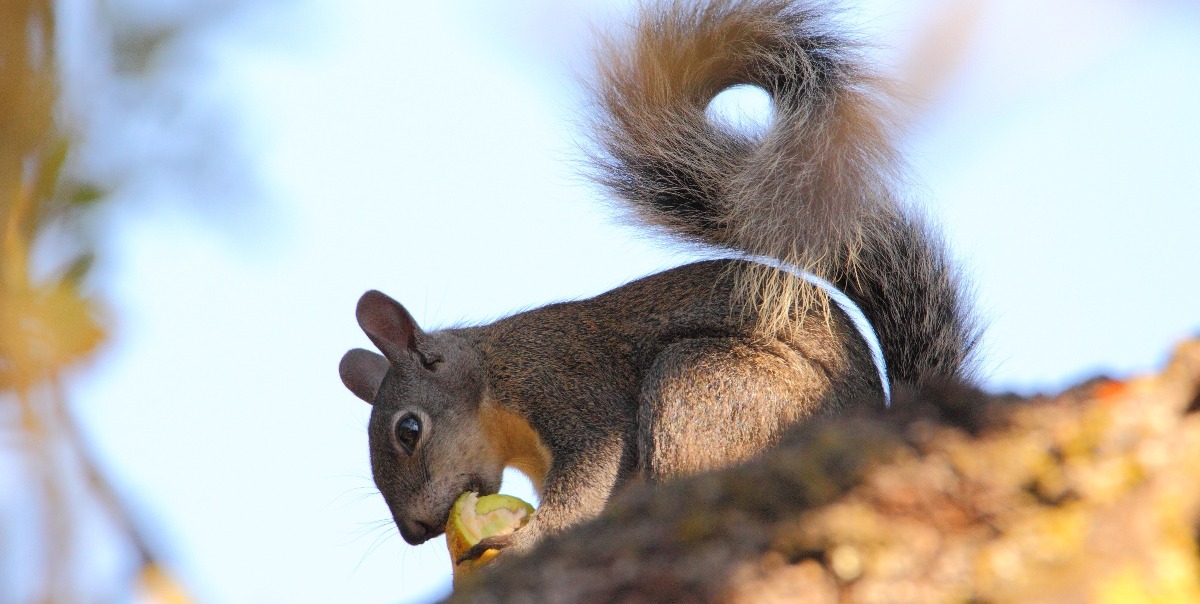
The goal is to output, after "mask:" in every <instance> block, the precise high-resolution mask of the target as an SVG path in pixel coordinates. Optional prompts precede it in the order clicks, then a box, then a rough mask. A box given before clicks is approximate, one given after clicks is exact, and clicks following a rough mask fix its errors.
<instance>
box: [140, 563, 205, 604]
mask: <svg viewBox="0 0 1200 604" xmlns="http://www.w3.org/2000/svg"><path fill="white" fill-rule="evenodd" d="M141 588H142V595H143V598H142V601H145V602H154V603H156V604H189V603H190V602H192V598H191V597H189V596H188V594H187V592H186V591H184V589H183V586H182V585H180V584H179V582H178V581H176V580H175V578H174V577H172V576H171V575H170V574H168V573H167V571H166V570H164V569H163V568H162V567H161V566H159V565H158V564H155V563H153V562H151V563H150V564H147V565H146V566H145V567H144V568H142V576H141Z"/></svg>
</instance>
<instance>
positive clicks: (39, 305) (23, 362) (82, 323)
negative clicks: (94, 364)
mask: <svg viewBox="0 0 1200 604" xmlns="http://www.w3.org/2000/svg"><path fill="white" fill-rule="evenodd" d="M3 295H4V302H3V305H2V306H0V358H2V359H4V362H3V363H0V370H3V371H5V372H7V373H8V375H0V383H4V384H15V385H17V387H18V388H24V387H28V386H30V385H32V384H35V383H37V382H39V381H41V380H43V379H46V378H47V377H49V376H51V375H54V374H56V373H58V372H60V371H62V369H64V368H66V367H68V366H70V365H73V364H75V363H78V362H79V361H82V360H84V359H85V358H86V357H87V356H88V355H89V354H90V353H91V352H92V351H94V350H95V349H96V347H97V346H98V345H99V344H100V342H101V341H102V340H103V339H104V336H105V331H104V328H103V327H101V324H100V321H99V319H98V314H99V313H97V312H96V310H95V309H94V308H93V304H92V303H91V302H90V301H89V300H87V299H85V298H83V297H82V296H81V295H80V293H79V290H78V288H76V287H75V286H74V285H73V284H72V283H69V282H58V283H54V284H51V285H49V286H40V287H28V288H14V289H9V290H8V291H6V292H4V294H3Z"/></svg>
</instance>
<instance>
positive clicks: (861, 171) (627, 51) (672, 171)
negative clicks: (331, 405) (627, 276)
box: [342, 0, 975, 551]
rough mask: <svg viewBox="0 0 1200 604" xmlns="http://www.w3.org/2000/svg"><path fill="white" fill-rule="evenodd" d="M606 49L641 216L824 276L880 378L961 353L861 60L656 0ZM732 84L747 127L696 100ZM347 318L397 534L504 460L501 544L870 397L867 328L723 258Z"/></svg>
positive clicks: (616, 167)
mask: <svg viewBox="0 0 1200 604" xmlns="http://www.w3.org/2000/svg"><path fill="white" fill-rule="evenodd" d="M602 59H603V64H602V66H601V70H602V74H601V77H600V79H599V81H598V82H597V94H598V107H599V108H600V110H601V114H600V115H599V116H598V117H597V120H596V124H597V128H596V137H597V148H598V150H599V151H598V154H597V162H598V163H597V165H598V169H599V170H598V175H599V176H598V177H599V179H600V181H601V182H602V183H603V184H605V185H606V186H607V187H608V188H609V189H611V190H612V191H613V192H615V193H616V194H617V195H618V196H619V197H620V198H621V199H623V200H624V201H626V202H627V203H628V204H629V205H630V207H631V208H633V209H634V211H635V212H636V213H637V215H638V216H640V217H641V218H642V220H643V221H644V222H645V223H646V224H648V225H653V226H656V227H659V228H661V229H664V230H666V231H667V232H669V233H671V234H673V235H676V236H678V237H681V238H684V239H690V240H693V241H700V242H703V243H706V244H712V245H717V246H721V247H725V248H731V249H734V250H737V251H738V252H741V253H744V254H747V255H753V256H760V255H761V256H770V257H773V258H777V259H780V260H782V261H784V262H785V263H788V264H792V265H796V266H800V267H803V268H806V269H808V270H810V271H812V272H813V273H815V274H816V275H818V276H820V277H822V278H824V279H826V280H827V281H829V282H831V283H833V284H835V285H837V286H838V287H839V288H841V289H843V290H844V291H845V292H846V293H847V294H848V295H849V296H850V297H851V298H852V299H853V300H855V302H857V303H858V304H859V305H860V306H861V307H862V309H863V311H864V313H865V314H866V315H867V317H868V318H869V319H870V320H871V321H872V322H873V324H874V325H875V328H876V331H877V333H878V337H879V339H880V341H881V344H882V348H883V352H884V356H885V359H886V360H887V363H888V365H889V369H890V375H891V377H892V379H893V382H896V383H900V382H903V383H912V384H917V385H919V384H921V383H923V382H926V381H931V380H943V379H958V378H961V377H962V376H964V375H965V374H966V371H965V369H964V367H965V362H966V359H967V358H968V355H969V352H970V349H971V346H972V345H973V343H974V338H975V335H974V334H975V331H974V328H973V327H972V323H971V321H970V320H969V318H968V313H967V311H966V305H965V303H964V302H963V301H962V298H961V295H960V293H959V286H958V285H957V282H956V278H955V277H954V274H953V271H952V270H951V267H950V264H949V261H948V259H947V257H946V254H945V253H944V252H942V251H941V247H940V244H939V243H938V240H937V237H936V235H935V234H934V233H933V231H932V230H931V229H930V228H928V227H927V226H925V225H924V223H923V222H922V221H921V220H920V218H919V216H918V215H917V214H915V213H914V212H913V211H911V210H909V209H907V208H904V207H902V205H901V204H900V203H898V202H897V200H896V196H895V194H894V193H893V186H894V181H895V180H896V176H897V165H898V162H897V160H896V158H895V153H894V151H893V149H892V147H891V146H890V143H889V139H888V136H887V131H888V125H887V123H886V121H885V120H884V119H883V118H881V117H880V116H884V115H886V113H885V112H883V111H881V107H882V104H881V103H880V100H879V98H880V97H879V91H878V88H877V87H876V86H875V84H876V79H875V78H874V77H873V76H871V75H870V74H869V73H868V72H867V70H866V69H865V68H863V67H862V66H861V64H860V63H859V62H858V59H857V57H856V55H855V54H854V53H853V51H852V48H851V45H849V44H848V43H846V42H845V41H844V40H843V39H842V38H841V37H839V36H837V35H835V34H834V33H832V30H831V29H829V27H828V26H827V25H826V24H825V19H824V17H823V16H822V15H821V14H818V13H817V11H816V9H814V8H812V7H808V6H806V5H802V4H799V3H793V2H784V1H781V0H744V1H734V0H716V1H714V2H710V3H707V4H699V3H691V2H674V3H671V2H668V3H665V4H663V5H662V6H660V7H658V8H649V9H647V10H646V12H645V14H644V15H643V16H642V19H641V21H640V24H639V26H638V27H637V29H636V30H635V31H634V32H633V34H632V38H631V40H630V41H628V42H620V43H618V42H610V44H609V47H608V49H607V50H606V51H605V53H604V54H603V56H602ZM739 83H750V84H755V85H759V86H762V87H763V88H765V89H766V90H768V91H769V92H770V93H771V95H772V97H773V99H774V103H775V110H776V116H775V120H774V123H773V125H772V126H771V127H770V129H769V130H768V131H767V132H766V133H765V134H764V135H763V136H762V137H761V139H751V138H747V137H745V136H742V135H739V134H737V133H731V132H727V131H725V130H723V129H721V127H719V126H717V125H713V124H711V123H709V122H708V121H707V118H706V117H705V113H704V109H705V107H706V106H707V104H708V102H709V100H711V99H712V97H713V96H715V95H716V94H717V93H718V92H720V91H722V90H723V89H725V88H727V87H729V86H731V85H735V84H739ZM358 316H359V322H360V324H361V325H362V327H363V329H364V331H366V332H367V334H368V336H369V337H370V339H371V340H372V341H373V342H375V343H376V345H377V346H379V347H380V348H381V349H382V350H383V351H384V353H385V355H386V357H387V363H388V365H387V370H386V375H384V376H383V377H382V380H380V377H379V375H378V372H379V370H380V367H381V365H380V363H379V361H378V359H373V358H371V357H368V356H364V353H363V352H362V351H357V352H355V351H352V352H351V353H348V354H347V359H346V360H344V361H343V363H342V378H343V381H345V382H346V384H347V385H348V386H349V387H351V389H352V390H354V391H355V392H356V393H358V394H359V396H360V397H363V398H366V396H364V393H366V394H370V393H371V391H372V390H373V389H375V385H376V384H379V385H378V389H377V392H376V393H375V396H374V397H373V399H372V402H373V405H374V407H373V411H372V414H371V424H370V428H369V435H370V448H371V463H372V468H373V471H374V474H375V481H376V484H377V485H378V486H379V489H380V491H381V493H382V494H383V496H384V498H385V500H386V501H387V502H388V505H389V507H390V509H391V510H392V514H393V516H394V518H395V520H396V523H397V525H398V526H400V527H401V532H402V533H403V534H404V536H405V538H406V539H407V540H408V541H410V542H413V543H417V542H420V541H423V540H425V539H428V538H429V537H432V536H434V535H435V534H437V533H438V532H440V530H441V527H442V524H444V523H445V520H446V515H447V514H448V512H449V509H450V506H451V504H452V503H453V501H454V499H455V498H456V497H457V496H458V495H459V494H460V493H461V492H463V491H464V490H468V489H471V490H478V491H480V492H482V493H485V494H486V493H491V492H495V490H496V489H497V488H498V487H499V484H500V476H501V471H502V469H503V468H504V467H505V466H506V465H511V466H516V467H518V468H520V469H522V470H523V471H526V472H527V473H529V474H530V475H531V477H532V478H533V481H534V483H535V485H537V486H538V487H539V490H540V495H541V506H540V507H539V509H538V511H537V513H536V514H535V515H534V517H533V520H532V521H531V522H530V524H528V525H527V526H526V527H524V528H523V529H521V530H520V531H518V532H517V533H516V534H515V535H514V536H513V537H512V539H511V542H509V543H507V545H508V546H509V547H510V548H511V549H515V550H518V551H520V550H526V549H528V548H529V547H530V546H531V545H532V544H533V543H534V542H535V541H536V540H538V539H540V538H541V537H542V536H544V535H547V534H553V533H555V532H558V531H560V530H563V529H565V528H567V527H569V526H571V525H574V524H576V523H578V522H580V521H582V520H585V519H588V518H591V517H594V516H595V515H596V514H598V513H599V511H600V510H601V509H602V508H603V506H604V505H605V503H606V502H607V501H608V498H609V497H610V496H611V495H612V493H613V492H614V491H615V490H617V489H619V488H621V486H622V485H625V484H628V483H630V482H632V481H640V480H649V481H655V482H656V481H663V480H669V479H671V478H673V477H676V476H680V475H685V474H690V473H694V472H698V471H702V470H709V469H715V468H719V467H723V466H728V465H730V464H734V463H737V462H740V461H743V460H746V459H748V458H751V457H753V456H755V455H758V454H759V453H761V452H762V451H763V450H764V449H766V448H768V447H770V446H772V445H773V444H775V443H776V442H777V441H778V439H779V438H780V436H781V434H783V433H784V432H785V431H786V430H788V429H789V428H791V427H792V426H794V425H795V424H796V423H798V422H802V421H804V420H805V419H806V418H810V417H813V416H816V415H819V414H829V413H836V412H839V411H842V410H844V409H846V408H848V407H849V406H851V405H855V404H868V405H882V404H883V396H884V395H883V390H882V385H881V384H880V382H879V379H878V374H877V372H876V369H875V366H874V363H873V361H872V358H871V353H870V350H869V348H868V346H867V345H866V343H865V342H864V341H863V339H862V337H861V336H860V335H859V334H858V333H857V331H856V330H855V328H854V326H853V325H852V323H851V321H850V319H849V318H848V317H847V315H846V314H845V313H844V312H843V311H842V310H841V309H840V308H839V307H838V306H836V305H835V304H831V303H830V301H829V298H828V296H827V294H825V292H823V291H822V290H821V289H820V288H818V287H816V286H813V285H812V284H810V283H808V282H807V281H805V280H803V279H799V278H796V277H794V276H792V275H789V274H788V273H787V272H785V271H780V270H775V269H769V267H764V266H762V265H760V264H755V263H752V262H746V261H741V260H723V261H708V262H700V263H695V264H689V265H686V266H682V267H679V268H676V269H672V270H669V271H665V272H663V273H659V274H656V275H652V276H649V277H646V278H643V279H639V280H637V281H634V282H632V283H629V284H627V285H624V286H622V287H619V288H617V289H614V290H612V291H610V292H607V293H605V294H602V295H600V296H597V297H595V298H592V299H588V300H582V301H577V302H568V303H562V304H552V305H549V306H545V307H542V308H537V309H534V310H531V311H528V312H524V313H520V314H517V315H514V316H511V317H508V318H505V319H502V320H499V321H496V322H495V323H492V324H489V325H484V326H480V327H473V328H467V329H455V330H447V331H441V332H434V333H426V332H423V331H421V330H420V328H419V327H417V326H416V324H415V323H414V322H413V321H412V318H411V316H410V315H409V314H408V312H407V311H405V310H404V309H403V307H402V306H400V305H399V303H397V302H395V301H393V300H391V299H390V298H387V297H386V296H383V295H382V294H379V293H378V292H368V294H366V295H364V296H363V300H362V301H360V304H359V309H358ZM380 382H381V383H380ZM406 414H415V416H417V417H419V418H420V420H421V425H422V432H421V439H420V441H419V442H418V445H417V446H416V448H415V449H414V450H413V451H412V452H411V453H410V452H408V451H407V450H406V449H405V447H403V446H401V445H400V444H399V443H398V441H397V436H396V429H397V422H399V421H400V420H401V419H403V418H404V417H406ZM439 523H440V524H439Z"/></svg>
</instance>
